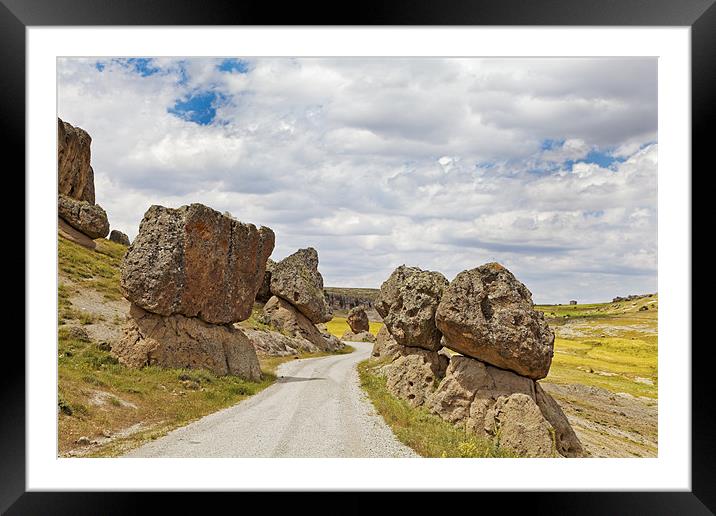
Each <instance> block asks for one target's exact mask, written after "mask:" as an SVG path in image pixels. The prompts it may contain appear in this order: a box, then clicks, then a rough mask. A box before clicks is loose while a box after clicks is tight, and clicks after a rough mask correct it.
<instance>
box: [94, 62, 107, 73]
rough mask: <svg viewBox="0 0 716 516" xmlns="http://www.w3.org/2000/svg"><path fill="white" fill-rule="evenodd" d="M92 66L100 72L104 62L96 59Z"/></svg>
mask: <svg viewBox="0 0 716 516" xmlns="http://www.w3.org/2000/svg"><path fill="white" fill-rule="evenodd" d="M94 67H95V68H97V70H99V71H100V72H101V71H102V70H104V67H105V64H104V63H103V62H101V61H97V62H96V63H95V64H94Z"/></svg>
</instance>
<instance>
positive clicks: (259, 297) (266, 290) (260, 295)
mask: <svg viewBox="0 0 716 516" xmlns="http://www.w3.org/2000/svg"><path fill="white" fill-rule="evenodd" d="M274 265H276V262H274V261H273V260H272V259H271V258H269V259H268V260H266V270H265V271H264V279H263V281H262V282H261V286H260V287H259V290H258V291H257V292H256V301H257V302H258V303H266V302H267V301H268V300H269V299H271V296H272V294H271V272H272V271H273V267H274Z"/></svg>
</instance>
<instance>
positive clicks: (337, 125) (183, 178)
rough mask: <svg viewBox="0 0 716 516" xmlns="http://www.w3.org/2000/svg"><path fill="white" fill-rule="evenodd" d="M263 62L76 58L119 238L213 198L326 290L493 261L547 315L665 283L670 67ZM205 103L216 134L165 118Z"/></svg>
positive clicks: (78, 94)
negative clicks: (305, 259) (163, 213)
mask: <svg viewBox="0 0 716 516" xmlns="http://www.w3.org/2000/svg"><path fill="white" fill-rule="evenodd" d="M249 61H250V62H249V64H250V67H249V68H250V71H249V73H237V72H234V73H227V72H222V71H220V70H219V69H218V64H219V63H221V62H222V59H183V60H176V59H168V58H162V59H157V60H153V61H152V62H151V65H152V66H156V67H158V68H159V69H160V71H159V73H155V74H150V75H147V76H142V75H141V74H140V73H137V71H136V69H134V68H133V67H132V66H127V64H126V63H123V62H121V61H112V62H107V63H104V64H105V66H104V68H103V69H102V70H99V69H98V68H97V67H96V66H95V64H96V62H95V61H94V60H83V59H65V60H61V61H60V65H59V92H58V93H59V116H60V117H61V118H63V119H64V120H66V121H68V122H70V123H72V124H74V125H78V126H80V127H83V128H84V129H86V130H87V131H88V132H89V133H90V134H91V135H92V138H93V144H92V163H93V167H94V169H95V175H96V190H97V202H98V203H100V204H101V205H102V206H103V207H104V208H105V209H106V210H107V212H108V215H109V218H110V223H111V225H112V227H113V228H117V229H120V230H122V231H124V232H126V233H128V234H129V235H130V236H131V237H133V236H134V235H135V234H136V232H137V229H138V225H139V221H140V220H141V217H142V216H143V214H144V212H145V211H146V209H147V208H148V207H149V206H150V205H151V204H163V205H168V206H180V205H182V204H187V203H190V202H203V203H205V204H207V205H209V206H212V207H213V208H215V209H217V210H220V211H225V210H228V211H230V212H231V213H233V214H234V215H235V216H236V217H237V218H239V219H240V220H243V221H246V222H253V223H256V224H264V225H268V226H270V227H272V228H273V229H274V231H275V232H276V235H277V245H276V250H275V251H274V258H281V257H283V256H286V255H288V254H290V253H291V252H293V251H294V250H295V248H297V247H305V246H308V245H312V246H314V247H316V248H317V249H318V251H319V258H320V263H321V265H320V268H321V271H322V272H323V275H324V278H325V283H326V284H327V285H336V286H370V287H377V286H379V285H380V283H381V282H382V281H383V280H384V279H385V278H387V276H388V275H389V274H390V272H391V271H392V268H394V267H395V266H397V265H400V264H402V263H408V264H414V265H419V266H421V267H423V268H427V269H433V270H440V271H441V272H443V273H444V274H445V275H446V276H447V277H448V278H449V279H451V278H452V277H454V276H455V275H456V274H457V273H458V272H459V271H461V270H463V269H466V268H470V267H474V266H477V265H480V264H482V263H485V262H486V261H492V260H496V261H500V262H502V263H503V264H505V265H506V266H507V267H508V268H510V269H511V270H513V272H514V273H515V274H516V275H517V276H518V278H520V279H522V280H523V281H524V282H525V283H526V284H527V286H528V287H529V288H530V290H531V291H532V292H533V294H534V298H535V300H537V301H542V302H565V301H566V300H568V299H571V298H575V299H579V300H584V301H597V300H604V299H610V298H611V297H613V296H615V295H623V294H628V293H634V292H647V291H654V290H655V289H656V264H657V256H656V227H657V203H656V185H657V173H656V170H657V152H658V151H657V149H658V147H657V145H656V144H655V142H656V139H657V138H656V61H655V60H653V59H640V60H636V59H507V60H505V59H354V58H347V59H259V60H249ZM100 68H101V67H100ZM206 92H211V93H212V94H218V95H219V96H218V97H217V98H216V101H215V102H213V103H212V105H211V107H212V108H213V109H215V110H216V117H215V119H214V122H213V123H211V124H209V125H198V124H195V123H193V122H191V121H187V120H182V119H181V118H180V117H177V116H175V115H173V114H171V113H170V112H168V109H170V108H172V107H173V106H174V105H175V103H176V102H177V100H183V101H186V100H187V99H190V98H191V96H192V95H196V94H198V93H206ZM545 142H552V143H549V144H547V145H546V144H545ZM555 142H556V143H555ZM590 156H597V158H599V159H597V158H594V159H592V158H590Z"/></svg>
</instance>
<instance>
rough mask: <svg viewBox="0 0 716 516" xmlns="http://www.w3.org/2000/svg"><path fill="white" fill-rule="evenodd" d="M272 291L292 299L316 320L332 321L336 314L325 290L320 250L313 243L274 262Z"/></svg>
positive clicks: (301, 310)
mask: <svg viewBox="0 0 716 516" xmlns="http://www.w3.org/2000/svg"><path fill="white" fill-rule="evenodd" d="M271 293H272V294H273V295H274V296H277V297H280V298H282V299H284V300H285V301H288V302H289V303H291V304H292V305H293V306H295V307H296V308H297V309H298V310H299V311H300V312H301V313H302V314H303V315H305V316H306V317H308V319H309V320H310V321H311V322H312V323H322V322H328V321H330V320H331V319H332V317H333V314H332V312H331V309H330V307H329V306H328V303H326V298H325V296H324V294H323V276H321V273H320V272H318V253H317V252H316V250H315V249H313V248H312V247H309V248H307V249H299V250H298V251H296V252H295V253H293V254H292V255H291V256H287V257H286V258H284V259H283V260H281V261H280V262H278V263H277V264H275V265H274V266H273V268H272V270H271Z"/></svg>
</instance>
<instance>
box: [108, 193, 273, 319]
mask: <svg viewBox="0 0 716 516" xmlns="http://www.w3.org/2000/svg"><path fill="white" fill-rule="evenodd" d="M273 247H274V233H273V231H272V230H271V229H269V228H267V227H261V228H256V226H254V225H253V224H244V223H241V222H239V221H237V220H235V219H233V218H230V217H227V216H225V215H222V214H221V213H220V212H218V211H216V210H213V209H211V208H209V207H207V206H204V205H202V204H191V205H189V206H182V207H181V208H178V209H173V208H165V207H163V206H156V205H155V206H151V207H150V208H149V209H148V210H147V212H146V213H145V214H144V218H143V219H142V222H141V224H140V226H139V234H138V235H137V237H136V238H135V239H134V242H132V245H131V246H129V249H128V250H127V254H126V255H125V256H124V260H123V261H122V266H121V280H120V286H121V288H122V292H123V293H124V296H125V297H126V298H127V299H128V300H130V301H131V302H132V303H134V304H136V305H138V306H140V307H142V308H143V309H145V310H147V311H150V312H153V313H156V314H160V315H164V316H170V315H174V314H181V315H184V316H186V317H198V318H200V319H202V320H204V321H206V322H209V323H214V324H227V323H234V322H238V321H243V320H244V319H247V318H248V317H249V315H250V314H251V309H252V307H253V303H254V299H255V298H256V292H257V291H258V289H259V286H260V285H261V282H262V281H263V277H264V271H265V267H266V260H267V258H268V257H269V255H270V254H271V252H272V251H273Z"/></svg>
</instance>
